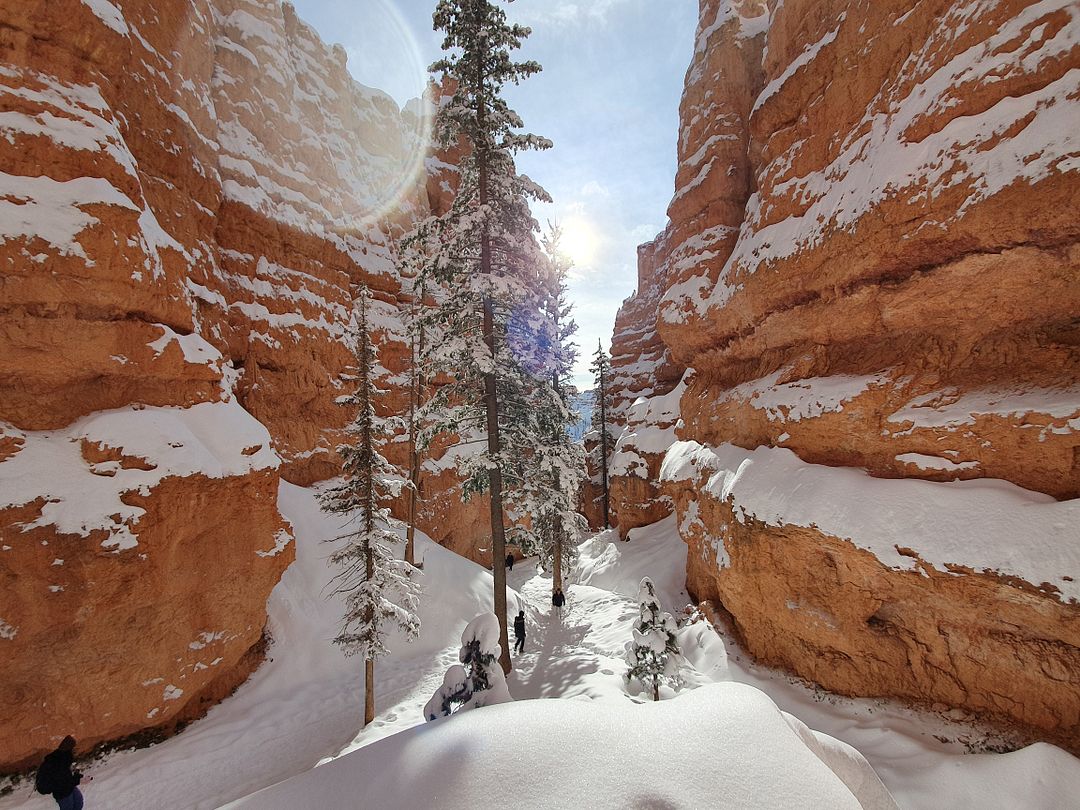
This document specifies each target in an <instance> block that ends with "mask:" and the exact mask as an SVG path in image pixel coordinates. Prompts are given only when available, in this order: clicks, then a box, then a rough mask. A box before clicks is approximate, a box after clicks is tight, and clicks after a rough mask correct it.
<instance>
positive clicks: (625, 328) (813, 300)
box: [613, 0, 1080, 750]
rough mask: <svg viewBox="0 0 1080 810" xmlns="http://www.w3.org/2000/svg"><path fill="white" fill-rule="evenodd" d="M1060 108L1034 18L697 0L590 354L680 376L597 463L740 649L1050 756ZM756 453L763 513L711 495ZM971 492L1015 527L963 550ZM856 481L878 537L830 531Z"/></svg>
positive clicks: (1062, 325)
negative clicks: (672, 528)
mask: <svg viewBox="0 0 1080 810" xmlns="http://www.w3.org/2000/svg"><path fill="white" fill-rule="evenodd" d="M1078 116H1080V10H1078V9H1077V7H1076V5H1075V4H1074V3H1069V2H1065V0H1045V1H1043V2H1035V1H1034V0H1032V1H1031V2H1024V1H1023V0H1017V1H1015V2H1000V3H992V4H989V3H979V2H962V3H947V2H943V1H942V2H931V3H920V4H918V5H917V6H916V7H914V8H912V7H911V4H909V3H901V2H882V3H872V4H856V3H850V2H845V1H844V0H835V2H824V3H818V2H810V1H809V0H786V2H783V3H774V2H769V3H767V4H766V3H763V2H727V0H723V2H721V1H720V0H702V3H701V21H700V24H699V29H698V38H697V47H696V51H695V55H694V59H693V63H692V64H691V67H690V69H689V71H688V73H687V78H686V90H685V95H684V98H683V104H682V112H681V117H682V130H681V134H680V141H679V161H680V163H679V166H680V168H679V173H678V176H677V179H676V190H675V196H674V198H673V200H672V203H671V205H670V207H669V209H668V213H669V216H670V218H671V222H670V224H669V226H668V228H667V229H666V230H665V231H664V233H663V234H661V235H660V236H659V237H658V239H657V240H656V241H655V242H654V243H651V245H650V246H648V247H647V249H646V251H645V255H646V256H647V257H648V261H646V262H643V264H642V266H643V267H647V268H648V272H647V274H644V275H647V279H648V280H647V283H645V284H643V285H640V286H639V290H638V294H637V295H636V296H635V297H634V298H632V299H630V300H629V301H628V303H627V305H625V306H624V308H623V310H622V312H621V313H620V318H619V321H618V322H617V327H616V335H615V339H614V342H613V346H614V345H616V344H621V345H624V346H628V347H630V348H629V352H628V353H629V354H631V355H633V356H632V357H630V358H628V359H624V360H623V364H624V365H625V366H629V367H632V368H634V375H633V379H630V378H629V377H628V378H627V379H626V380H625V381H624V386H625V391H626V394H625V395H624V399H626V400H630V399H632V398H633V397H635V396H636V395H637V393H638V392H644V393H645V394H646V396H648V395H650V394H651V392H650V388H651V387H656V388H657V389H658V390H659V392H660V393H664V394H667V393H668V392H669V391H670V389H669V388H667V387H661V386H660V385H658V384H656V383H653V382H652V379H656V380H661V379H664V380H670V379H671V376H670V373H669V371H668V369H670V368H672V367H674V368H678V369H680V370H681V369H682V368H691V369H692V371H691V372H689V373H688V374H687V376H686V377H685V379H684V383H685V387H684V388H683V391H682V393H681V396H680V407H679V408H678V411H677V413H674V414H673V413H672V412H671V408H670V407H666V406H665V407H661V406H660V404H659V402H658V403H656V404H655V405H654V406H653V407H651V408H650V406H649V404H648V400H646V401H645V402H642V403H641V404H639V406H637V411H638V413H639V414H640V415H641V417H639V419H638V420H637V423H636V424H634V425H631V426H629V427H628V428H627V429H626V441H624V442H622V444H621V446H620V449H621V450H623V451H625V452H624V453H623V455H624V461H623V462H620V461H619V460H618V459H617V460H616V463H617V464H619V463H622V466H624V467H625V468H626V469H627V470H630V469H631V468H633V467H634V464H635V461H636V460H637V459H640V460H641V462H642V463H641V465H640V466H639V469H640V470H641V471H642V472H643V473H644V474H643V475H641V476H640V477H639V478H640V480H637V481H635V480H632V479H631V477H630V476H628V475H624V476H623V477H622V478H621V479H620V480H619V482H618V483H617V484H616V486H615V487H614V489H615V491H616V492H618V493H619V498H620V502H619V503H618V504H617V506H616V509H617V511H618V512H619V515H620V517H621V516H622V515H623V514H624V513H626V514H631V515H634V514H641V515H642V517H641V519H646V518H651V517H652V515H653V514H659V513H660V511H661V509H663V508H668V509H670V508H671V507H670V506H667V507H664V506H663V499H664V498H665V497H666V498H668V499H670V500H671V501H673V505H674V508H675V511H676V512H677V514H678V517H679V521H680V527H681V530H682V532H683V536H684V538H685V539H686V540H687V542H688V543H689V544H690V546H691V554H690V556H689V563H688V566H689V570H688V580H689V583H690V587H691V590H692V592H693V593H694V594H695V596H697V597H699V598H703V599H712V600H716V601H718V602H720V603H722V604H723V606H724V607H725V608H726V609H727V610H728V611H729V612H730V613H731V615H732V617H733V619H734V621H735V623H736V624H737V625H738V626H739V628H740V629H741V630H742V632H743V634H744V636H745V638H746V640H747V643H748V645H749V646H750V648H751V649H752V650H753V651H754V652H755V654H757V655H759V656H760V657H762V658H763V659H765V660H767V661H769V662H771V663H776V664H780V665H783V666H785V667H787V668H789V669H791V670H793V671H795V672H797V673H799V674H801V675H804V676H806V677H809V678H812V679H814V680H816V681H818V682H819V683H821V684H823V685H824V686H826V687H828V688H830V689H834V690H837V691H840V692H844V693H848V694H862V695H900V696H903V697H906V698H911V699H915V700H923V701H927V702H942V703H947V704H949V705H954V706H961V707H964V708H966V709H969V710H972V711H975V712H979V713H982V714H984V715H986V716H987V717H994V718H997V719H1004V720H1006V721H1008V722H1013V723H1019V724H1021V725H1023V726H1024V727H1026V728H1028V729H1034V730H1036V733H1039V734H1042V735H1043V736H1044V737H1047V738H1050V739H1053V740H1055V741H1058V742H1062V743H1064V744H1066V745H1068V746H1069V747H1071V748H1072V749H1073V750H1076V749H1077V747H1078V745H1077V742H1076V740H1077V739H1078V735H1080V714H1078V707H1077V705H1076V702H1075V694H1076V692H1077V688H1078V686H1080V658H1078V651H1080V637H1078V636H1077V632H1076V627H1077V626H1078V624H1077V623H1078V621H1080V607H1078V605H1077V604H1076V601H1075V597H1076V594H1075V593H1074V590H1073V585H1072V583H1073V582H1074V581H1075V580H1076V579H1077V578H1080V552H1078V551H1077V549H1080V522H1078V521H1077V519H1076V515H1075V512H1076V504H1077V503H1078V501H1077V498H1078V497H1080V331H1078V329H1080V327H1078V323H1077V320H1076V313H1077V312H1080V245H1078V234H1080V217H1078V214H1077V209H1076V206H1075V204H1074V202H1073V203H1070V202H1069V201H1070V200H1072V201H1075V200H1076V199H1077V196H1078V195H1080V171H1078V170H1080V164H1078V163H1077V158H1078V154H1080V142H1078V141H1077V136H1076V127H1075V125H1074V124H1072V123H1069V122H1070V121H1075V120H1076V119H1077V118H1078ZM657 253H658V254H659V255H657ZM648 301H657V302H658V305H657V306H656V308H655V309H653V308H652V307H651V306H650V305H648V304H647V303H646V302H648ZM643 335H644V336H646V337H644V338H643V337H642V336H643ZM613 351H614V350H613ZM661 358H662V359H661ZM635 363H636V364H635ZM650 366H652V367H656V368H657V369H658V371H657V372H656V373H655V374H650V370H649V368H650ZM650 412H654V413H657V414H659V413H661V412H662V413H663V414H664V415H663V417H662V418H656V417H652V416H649V414H650ZM678 420H681V422H680V421H678ZM673 426H674V429H672V427H673ZM631 434H637V435H638V436H641V435H651V436H652V437H653V438H654V439H657V440H660V439H661V437H663V436H670V437H671V438H672V439H674V438H675V437H677V438H679V439H683V440H688V441H692V442H694V443H695V446H696V447H698V448H699V449H700V452H701V453H708V454H712V455H711V456H710V457H711V458H712V459H714V460H713V461H710V462H709V464H706V465H705V467H704V468H702V469H701V470H699V471H698V473H695V474H692V475H691V474H687V475H683V476H674V477H671V476H668V480H667V481H666V483H662V482H661V481H660V480H658V476H657V474H656V473H657V469H658V468H659V466H660V464H659V459H660V458H663V457H664V451H663V450H662V449H661V450H659V451H654V452H655V455H654V456H652V457H647V456H645V455H644V454H642V453H641V452H639V450H637V449H635V446H634V443H635V441H637V442H640V439H634V438H633V437H632V436H631ZM657 443H661V444H662V443H663V442H662V441H658V442H657ZM683 449H684V450H685V446H683ZM759 449H760V450H759ZM695 452H697V451H695ZM759 452H760V453H765V452H769V453H774V454H775V453H779V454H784V453H788V454H789V455H788V456H782V455H781V456H775V455H770V456H768V457H767V458H768V461H766V456H764V455H754V453H759ZM740 454H742V455H740ZM667 458H668V460H669V461H672V460H673V459H672V456H671V452H670V451H669V452H668V454H667ZM716 459H719V461H716ZM785 459H786V460H785ZM781 461H782V462H783V464H788V463H789V462H790V464H792V465H796V466H792V468H791V470H790V471H789V472H790V476H791V478H790V480H787V479H782V480H781V481H780V482H779V483H777V484H776V486H775V489H773V490H770V491H771V492H773V493H774V494H775V497H774V498H773V499H772V501H771V502H764V501H761V502H755V503H750V502H748V501H746V500H745V499H744V500H743V501H739V500H738V499H737V498H736V497H735V493H736V492H738V491H739V482H740V481H744V482H745V481H746V480H749V478H752V477H753V470H754V468H753V467H752V466H748V465H757V471H758V472H761V471H762V469H763V467H762V465H773V467H775V468H776V469H781V468H783V469H787V468H786V467H783V465H782V464H781ZM770 468H771V467H770ZM836 470H840V471H842V472H844V473H845V474H846V473H850V474H851V475H852V476H854V477H853V478H851V479H850V480H848V479H844V481H846V482H847V484H850V487H849V486H847V484H845V485H844V486H838V485H836V481H837V480H839V479H837V478H836V477H835V474H834V471H836ZM659 478H663V476H659ZM912 479H917V480H912ZM867 482H870V483H867ZM951 482H962V484H955V483H951ZM980 482H982V483H980ZM912 484H914V485H917V486H923V487H929V489H926V490H925V491H923V490H920V492H924V495H923V497H922V499H919V498H915V499H914V500H907V498H908V494H909V493H910V492H911V491H912V490H911V489H910V487H911V485H912ZM864 485H865V492H864V491H863V490H864ZM979 491H986V492H993V493H996V494H995V497H994V498H992V499H991V500H990V501H988V503H992V504H1001V503H1012V504H1013V505H1014V507H1015V510H1016V513H1017V514H1023V515H1026V516H1030V517H1031V518H1032V519H1031V521H1030V522H1029V523H1024V524H1022V525H1019V526H1016V527H1014V528H1013V529H1012V530H1011V531H1012V532H1013V533H1014V534H1015V537H1011V538H1003V537H1002V536H1001V535H1000V527H995V525H991V524H987V525H986V532H985V536H983V537H974V536H968V535H967V534H964V533H963V532H962V531H961V530H960V528H961V527H959V526H958V525H957V524H955V523H954V522H953V519H954V517H955V515H957V514H963V513H964V510H965V509H968V508H969V506H970V504H971V503H974V502H975V501H973V500H968V499H969V496H970V498H975V495H976V494H977V493H978V492H979ZM798 492H802V493H803V494H804V495H805V494H806V493H808V492H819V493H820V497H821V499H824V502H823V503H822V504H821V506H822V508H823V509H824V511H823V512H821V513H818V512H813V514H811V513H812V511H813V510H811V509H810V508H809V506H807V503H804V502H803V501H800V500H798V498H797V497H796V494H797V493H798ZM867 492H871V493H873V497H874V498H876V499H877V501H875V503H879V504H880V508H881V509H882V510H887V509H888V504H889V503H893V502H894V501H895V502H897V503H906V504H907V506H906V507H905V508H897V509H896V511H895V512H888V511H885V512H884V516H885V519H887V522H888V523H889V525H890V526H892V528H893V529H895V531H896V534H895V536H892V535H888V538H891V541H889V542H886V541H885V540H882V538H883V537H886V535H885V534H883V530H879V528H874V527H873V526H871V525H870V524H869V523H867V522H865V521H863V520H862V519H861V518H859V515H860V514H861V513H859V509H862V508H864V507H865V504H857V501H859V500H860V499H863V500H865V498H867V497H870V496H868V495H867V494H866V493H867ZM973 493H974V494H973ZM830 499H831V500H830ZM1009 499H1012V500H1009ZM930 502H932V503H934V504H936V509H937V511H934V509H930V508H929V507H928V505H927V504H928V503H930ZM1055 510H1056V511H1055ZM983 511H985V510H983ZM1059 513H1060V514H1059ZM929 514H937V515H939V516H940V521H939V522H938V523H937V524H936V525H930V524H929V523H928V522H927V521H926V519H925V518H926V515H929ZM971 514H972V515H978V514H980V512H979V510H975V511H974V512H972V513H971ZM1037 515H1042V516H1046V515H1055V516H1058V517H1055V518H1054V519H1053V520H1043V519H1042V518H1038V519H1036V516H1037ZM856 518H859V519H856ZM973 519H974V518H973ZM1006 522H1007V521H1006V519H1005V517H1004V516H1003V517H1002V520H1001V521H999V523H1001V524H1002V525H1003V524H1004V523H1006ZM825 523H828V524H829V528H825V525H824V524H825ZM957 537H964V538H966V539H965V540H964V541H963V542H959V543H956V542H949V541H950V539H952V540H955V539H956V538H957ZM1005 540H1008V542H1004V541H1005ZM999 548H1000V549H1005V550H1004V551H1002V553H1001V554H999V555H996V554H991V553H989V550H992V549H999ZM912 561H916V562H912ZM913 566H914V567H913Z"/></svg>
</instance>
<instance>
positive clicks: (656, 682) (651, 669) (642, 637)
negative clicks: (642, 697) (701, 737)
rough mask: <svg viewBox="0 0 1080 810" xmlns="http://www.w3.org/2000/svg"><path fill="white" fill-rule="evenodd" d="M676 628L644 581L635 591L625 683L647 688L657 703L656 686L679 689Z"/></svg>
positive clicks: (653, 589)
mask: <svg viewBox="0 0 1080 810" xmlns="http://www.w3.org/2000/svg"><path fill="white" fill-rule="evenodd" d="M677 631H678V625H677V624H676V623H675V619H674V618H672V616H671V614H670V613H665V612H664V611H662V610H661V609H660V599H659V598H658V597H657V595H656V589H655V587H653V583H652V580H651V579H649V578H648V577H645V578H643V579H642V580H641V585H640V586H639V587H638V620H637V622H636V623H635V624H634V641H633V643H632V644H631V645H630V648H629V649H628V650H627V652H626V662H627V664H628V665H629V668H628V669H627V671H626V680H627V681H628V682H629V683H631V684H632V683H635V682H636V683H638V684H640V685H641V686H642V687H643V688H651V689H652V694H653V700H659V699H660V684H661V683H662V682H667V683H670V684H671V685H672V686H678V685H679V665H680V664H681V662H682V655H681V653H680V651H679V640H678V638H677V637H676V635H675V634H676V632H677Z"/></svg>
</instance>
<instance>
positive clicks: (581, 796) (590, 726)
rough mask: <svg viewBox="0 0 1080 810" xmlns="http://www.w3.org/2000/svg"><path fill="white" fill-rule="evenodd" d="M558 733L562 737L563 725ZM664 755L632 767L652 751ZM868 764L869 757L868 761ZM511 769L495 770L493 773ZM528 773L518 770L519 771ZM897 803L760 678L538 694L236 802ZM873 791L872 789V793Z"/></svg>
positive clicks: (399, 738) (438, 725) (407, 736)
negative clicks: (816, 736)
mask: <svg viewBox="0 0 1080 810" xmlns="http://www.w3.org/2000/svg"><path fill="white" fill-rule="evenodd" d="M553 729H558V742H557V744H552V743H553V739H552V736H551V735H552V730H553ZM644 740H647V741H648V742H649V746H650V749H649V750H650V754H651V758H653V759H655V758H658V757H662V754H660V753H659V752H665V751H668V752H675V751H679V750H691V751H694V756H692V757H691V756H666V757H662V758H663V763H664V764H663V768H659V767H654V768H635V767H627V764H628V763H632V762H636V761H638V760H639V759H640V758H641V757H642V755H643V754H644V753H645V751H643V749H642V747H641V745H642V741H644ZM863 767H864V769H865V770H867V771H868V770H869V768H868V767H867V766H866V765H865V763H864V765H863ZM493 773H497V774H506V775H507V778H502V779H492V777H491V774H493ZM514 777H518V778H514ZM358 795H362V796H363V798H364V803H365V805H369V806H371V807H384V808H402V809H403V810H404V809H405V808H409V810H412V809H413V808H422V807H446V808H468V807H529V808H553V809H554V808H564V807H566V804H567V797H568V796H572V797H573V803H574V804H580V805H581V806H584V807H590V808H598V810H599V809H600V808H620V809H621V808H627V807H671V808H700V807H710V806H716V804H717V802H718V801H722V803H723V806H725V807H731V808H750V807H784V808H791V809H792V810H794V808H822V807H829V808H836V810H839V809H840V808H856V809H857V808H860V807H862V808H865V810H871V808H889V807H895V805H894V804H892V803H891V802H872V801H868V802H866V803H862V804H860V802H859V801H858V799H857V798H856V797H855V796H854V795H853V794H852V793H851V792H850V790H849V789H848V787H847V786H846V785H845V784H844V783H843V781H842V780H841V779H840V778H839V777H838V776H837V775H836V774H835V773H834V772H833V771H832V770H830V769H829V768H828V766H827V765H826V764H825V763H824V762H823V761H822V760H821V759H820V758H819V757H818V756H817V755H816V754H815V753H814V752H813V751H812V750H811V749H810V748H809V747H808V746H807V745H806V744H805V743H804V742H803V741H802V740H801V739H800V737H799V735H798V734H797V733H796V732H795V731H794V730H793V729H792V728H791V726H790V725H789V724H788V723H787V722H786V721H785V719H784V717H783V715H781V713H780V712H779V711H778V710H777V709H776V706H775V705H774V704H773V703H772V701H771V700H769V698H768V697H767V696H766V695H765V694H764V693H762V692H760V691H758V690H757V689H754V688H753V687H749V686H745V685H742V684H732V683H726V684H713V685H711V686H709V687H703V688H701V689H698V690H695V691H694V692H692V693H689V694H687V695H686V696H684V697H681V698H679V699H678V700H674V701H669V702H661V703H657V704H654V705H648V704H645V705H635V704H632V703H624V704H622V705H618V704H616V705H604V706H600V705H597V704H595V703H588V702H582V701H562V700H534V701H527V702H524V703H521V702H519V703H511V704H505V705H501V706H494V707H489V708H486V709H484V710H483V711H473V712H468V713H466V714H464V715H461V716H456V717H450V718H445V719H442V720H438V721H435V722H434V723H433V724H430V725H429V726H428V727H425V728H422V729H412V730H409V731H406V732H403V733H401V734H398V735H396V736H395V737H393V738H391V739H388V740H383V741H382V742H380V743H376V744H375V745H373V746H371V747H370V748H367V749H364V750H362V751H358V752H355V753H353V754H351V755H348V756H345V757H342V758H341V759H338V760H336V761H335V762H332V763H330V764H328V765H326V766H324V767H323V768H320V769H317V770H315V771H312V772H309V773H307V774H304V775H302V776H299V777H296V778H294V779H291V780H289V781H287V782H284V783H282V784H279V785H276V786H274V787H272V788H270V789H268V790H265V791H263V792H261V793H258V794H255V795H254V796H251V797H249V798H248V799H246V800H243V801H240V802H237V803H236V804H234V805H232V807H237V808H240V807H260V808H268V810H274V808H290V810H291V808H296V807H349V806H353V804H354V803H355V799H356V796H358ZM867 798H868V799H869V798H870V797H869V796H867Z"/></svg>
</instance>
